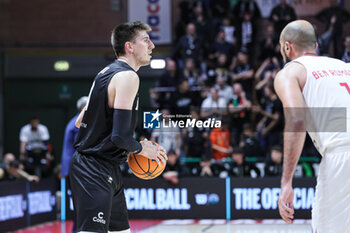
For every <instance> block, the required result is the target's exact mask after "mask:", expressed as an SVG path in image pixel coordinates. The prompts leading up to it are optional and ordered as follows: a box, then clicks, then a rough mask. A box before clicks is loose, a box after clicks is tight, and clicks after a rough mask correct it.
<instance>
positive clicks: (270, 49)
mask: <svg viewBox="0 0 350 233" xmlns="http://www.w3.org/2000/svg"><path fill="white" fill-rule="evenodd" d="M278 35H279V34H278ZM278 43H279V40H278V39H277V37H275V31H274V29H273V26H272V25H271V24H270V25H268V26H267V27H266V32H265V36H264V38H263V39H262V40H261V41H260V47H259V48H260V55H259V60H260V61H263V60H265V59H266V58H268V57H276V56H278V54H277V51H276V46H277V44H278Z"/></svg>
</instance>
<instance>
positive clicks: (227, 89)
mask: <svg viewBox="0 0 350 233" xmlns="http://www.w3.org/2000/svg"><path fill="white" fill-rule="evenodd" d="M215 88H216V90H217V91H218V95H219V98H220V97H221V98H224V99H225V101H226V104H228V102H229V101H230V100H232V99H233V89H232V87H231V86H230V85H228V84H227V76H225V75H224V74H222V73H218V74H217V76H216V84H215Z"/></svg>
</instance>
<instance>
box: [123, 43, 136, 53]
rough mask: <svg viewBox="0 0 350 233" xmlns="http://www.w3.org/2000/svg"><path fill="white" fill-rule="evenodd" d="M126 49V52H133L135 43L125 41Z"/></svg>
mask: <svg viewBox="0 0 350 233" xmlns="http://www.w3.org/2000/svg"><path fill="white" fill-rule="evenodd" d="M124 49H125V53H127V52H129V53H133V51H134V47H133V44H132V43H131V42H130V41H127V42H125V45H124Z"/></svg>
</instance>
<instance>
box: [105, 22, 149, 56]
mask: <svg viewBox="0 0 350 233" xmlns="http://www.w3.org/2000/svg"><path fill="white" fill-rule="evenodd" d="M138 31H151V27H150V26H149V25H148V24H146V23H143V22H141V21H135V22H127V23H122V24H119V25H118V26H117V27H116V28H114V29H113V31H112V36H111V43H112V47H113V50H114V52H115V54H116V55H117V57H118V56H120V55H124V54H125V50H124V45H125V43H126V42H128V41H133V40H134V39H135V37H136V35H137V32H138Z"/></svg>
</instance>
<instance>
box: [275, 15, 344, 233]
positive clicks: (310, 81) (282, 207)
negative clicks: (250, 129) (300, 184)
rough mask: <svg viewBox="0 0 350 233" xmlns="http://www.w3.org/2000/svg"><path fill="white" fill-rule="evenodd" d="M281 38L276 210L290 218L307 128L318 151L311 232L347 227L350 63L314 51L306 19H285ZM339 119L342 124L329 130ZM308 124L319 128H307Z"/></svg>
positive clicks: (277, 86) (341, 232)
mask: <svg viewBox="0 0 350 233" xmlns="http://www.w3.org/2000/svg"><path fill="white" fill-rule="evenodd" d="M280 44H281V53H282V56H283V59H284V60H285V62H287V61H290V62H289V63H287V64H286V65H285V67H284V68H283V69H282V70H281V71H280V72H279V73H278V74H277V75H276V78H275V81H274V85H275V89H276V92H277V94H278V96H279V97H280V99H281V101H282V103H283V106H284V111H285V120H286V126H285V133H284V164H283V174H282V180H281V194H280V198H279V201H278V206H279V212H280V215H281V216H282V218H283V219H284V221H285V222H286V223H292V222H293V218H294V208H293V198H294V192H293V188H292V179H293V174H294V170H295V167H296V165H297V163H298V160H299V157H300V154H301V151H302V147H303V144H304V140H305V136H306V131H308V133H309V135H310V137H311V138H312V141H313V142H314V144H315V147H316V148H317V149H318V150H319V152H320V154H321V155H322V161H321V164H320V168H319V175H318V178H317V186H316V195H315V199H314V204H313V210H312V228H313V232H314V233H348V232H350V127H349V126H350V118H349V115H350V111H349V108H350V66H349V65H346V63H344V62H342V61H340V60H337V59H333V58H329V57H321V56H317V54H316V48H317V43H316V34H315V31H314V28H313V27H312V25H311V24H310V23H309V22H307V21H304V20H297V21H293V22H291V23H289V24H288V25H287V26H286V27H285V28H284V29H283V31H282V32H281V36H280ZM316 108H317V109H318V110H317V111H314V110H313V109H316ZM330 108H332V109H334V111H333V110H330ZM322 109H324V110H322ZM338 110H340V112H342V110H344V111H343V114H338V113H339V111H338ZM308 113H309V115H308ZM346 113H347V114H346ZM305 115H308V116H309V118H305ZM306 119H308V120H306ZM325 119H326V120H325ZM339 122H342V123H341V126H340V130H335V131H334V130H333V132H332V130H331V129H332V127H338V126H339ZM309 124H310V125H311V126H312V125H313V126H314V129H319V130H318V131H317V130H309ZM346 125H347V126H346Z"/></svg>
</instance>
